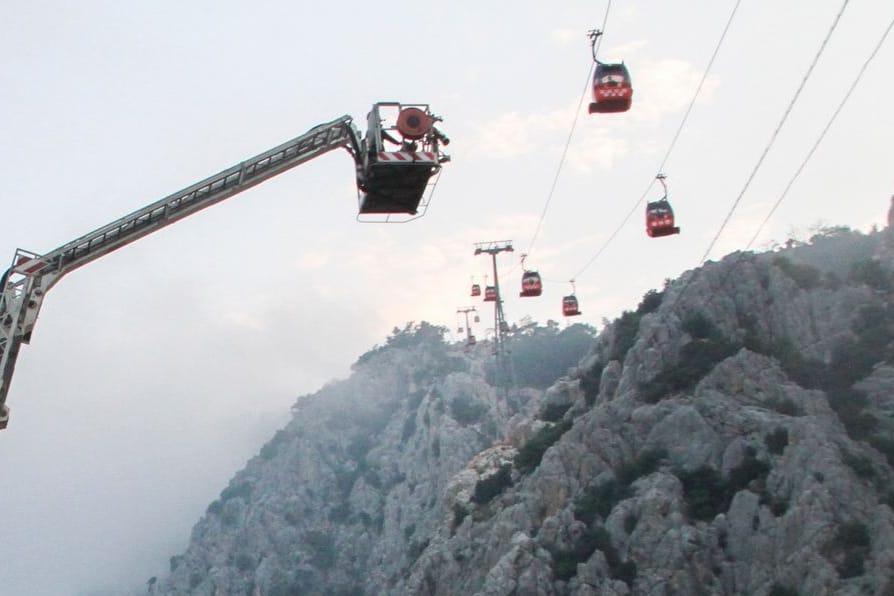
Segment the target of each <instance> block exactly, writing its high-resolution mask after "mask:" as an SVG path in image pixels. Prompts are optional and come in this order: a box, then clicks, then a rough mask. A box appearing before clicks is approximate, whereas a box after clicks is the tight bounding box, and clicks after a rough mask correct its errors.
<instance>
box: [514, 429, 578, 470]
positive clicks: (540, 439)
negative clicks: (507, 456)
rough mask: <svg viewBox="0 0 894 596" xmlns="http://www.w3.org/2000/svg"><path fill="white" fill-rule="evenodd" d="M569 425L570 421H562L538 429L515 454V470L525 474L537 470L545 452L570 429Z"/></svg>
mask: <svg viewBox="0 0 894 596" xmlns="http://www.w3.org/2000/svg"><path fill="white" fill-rule="evenodd" d="M571 425H572V422H571V421H570V420H562V421H561V422H557V423H556V424H551V425H549V426H544V427H543V428H542V429H540V431H538V432H537V434H535V435H534V436H533V437H531V438H530V439H528V441H527V442H526V443H525V444H524V445H522V447H521V449H519V450H518V453H516V454H515V467H516V469H518V471H519V472H521V473H523V474H525V473H527V472H531V471H533V470H534V469H535V468H537V466H539V465H540V460H542V459H543V454H544V453H546V450H547V449H549V448H550V447H551V446H552V445H553V444H554V443H555V442H556V441H558V440H559V439H560V438H561V437H562V435H564V434H565V433H566V432H567V431H568V429H570V428H571Z"/></svg>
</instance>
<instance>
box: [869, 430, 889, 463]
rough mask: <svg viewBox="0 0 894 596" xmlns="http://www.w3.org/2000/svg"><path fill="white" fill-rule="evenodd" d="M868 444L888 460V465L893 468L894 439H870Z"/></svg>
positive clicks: (876, 437)
mask: <svg viewBox="0 0 894 596" xmlns="http://www.w3.org/2000/svg"><path fill="white" fill-rule="evenodd" d="M869 444H870V445H872V446H873V447H875V448H876V449H877V450H878V451H880V452H881V453H882V455H884V456H885V459H886V460H888V465H889V466H891V467H892V468H894V439H889V438H888V437H878V436H875V437H871V438H870V439H869Z"/></svg>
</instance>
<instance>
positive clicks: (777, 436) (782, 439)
mask: <svg viewBox="0 0 894 596" xmlns="http://www.w3.org/2000/svg"><path fill="white" fill-rule="evenodd" d="M764 444H765V445H766V446H767V450H768V451H769V452H770V453H773V454H776V455H782V452H783V451H785V448H786V447H787V446H788V429H786V428H785V427H783V426H777V427H776V428H775V429H774V430H773V431H772V432H769V433H767V434H766V435H765V436H764Z"/></svg>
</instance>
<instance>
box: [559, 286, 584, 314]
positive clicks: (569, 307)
mask: <svg viewBox="0 0 894 596" xmlns="http://www.w3.org/2000/svg"><path fill="white" fill-rule="evenodd" d="M569 282H570V283H571V295H570V296H565V297H564V298H562V314H563V315H565V316H566V317H576V316H577V315H579V314H581V313H580V307H579V306H578V304H577V297H576V296H575V295H574V293H575V287H574V280H573V279H572V280H569Z"/></svg>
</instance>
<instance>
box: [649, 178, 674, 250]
mask: <svg viewBox="0 0 894 596" xmlns="http://www.w3.org/2000/svg"><path fill="white" fill-rule="evenodd" d="M655 178H656V179H657V180H658V181H659V182H661V185H662V186H663V187H664V196H663V197H661V198H660V199H659V200H657V201H650V202H649V203H648V204H647V205H646V234H648V235H649V237H650V238H661V237H662V236H671V235H673V234H679V233H680V228H678V227H676V226H675V225H674V210H673V209H672V208H671V205H670V202H669V201H668V200H667V184H665V183H664V179H665V178H666V176H665V175H664V174H658V175H657V176H656V177H655Z"/></svg>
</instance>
